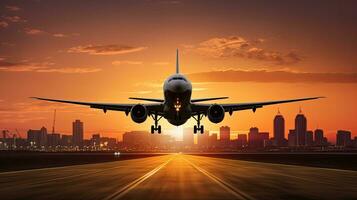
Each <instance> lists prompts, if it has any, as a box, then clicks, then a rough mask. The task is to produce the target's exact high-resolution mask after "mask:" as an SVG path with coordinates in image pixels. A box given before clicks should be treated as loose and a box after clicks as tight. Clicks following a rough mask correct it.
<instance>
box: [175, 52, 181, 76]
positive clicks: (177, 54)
mask: <svg viewBox="0 0 357 200" xmlns="http://www.w3.org/2000/svg"><path fill="white" fill-rule="evenodd" d="M178 52H179V50H178V49H176V74H179V73H180V66H179V53H178Z"/></svg>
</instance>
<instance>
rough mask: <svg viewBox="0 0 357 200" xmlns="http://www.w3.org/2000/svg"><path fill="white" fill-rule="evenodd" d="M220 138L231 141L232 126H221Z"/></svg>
mask: <svg viewBox="0 0 357 200" xmlns="http://www.w3.org/2000/svg"><path fill="white" fill-rule="evenodd" d="M219 140H220V141H223V142H227V143H229V142H230V140H231V128H230V127H229V126H221V127H220V128H219Z"/></svg>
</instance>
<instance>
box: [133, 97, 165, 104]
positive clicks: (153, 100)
mask: <svg viewBox="0 0 357 200" xmlns="http://www.w3.org/2000/svg"><path fill="white" fill-rule="evenodd" d="M129 99H133V100H143V101H152V102H159V103H163V102H164V100H163V99H151V98H139V97H129Z"/></svg>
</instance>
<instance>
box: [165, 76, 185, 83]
mask: <svg viewBox="0 0 357 200" xmlns="http://www.w3.org/2000/svg"><path fill="white" fill-rule="evenodd" d="M172 80H184V81H185V82H187V80H186V79H185V78H183V77H173V78H170V79H169V81H168V82H170V81H172Z"/></svg>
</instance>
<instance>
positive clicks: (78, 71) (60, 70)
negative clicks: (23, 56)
mask: <svg viewBox="0 0 357 200" xmlns="http://www.w3.org/2000/svg"><path fill="white" fill-rule="evenodd" d="M99 71H102V69H101V68H95V67H64V68H47V69H38V70H36V72H42V73H43V72H47V73H49V72H58V73H65V74H85V73H93V72H99Z"/></svg>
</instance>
